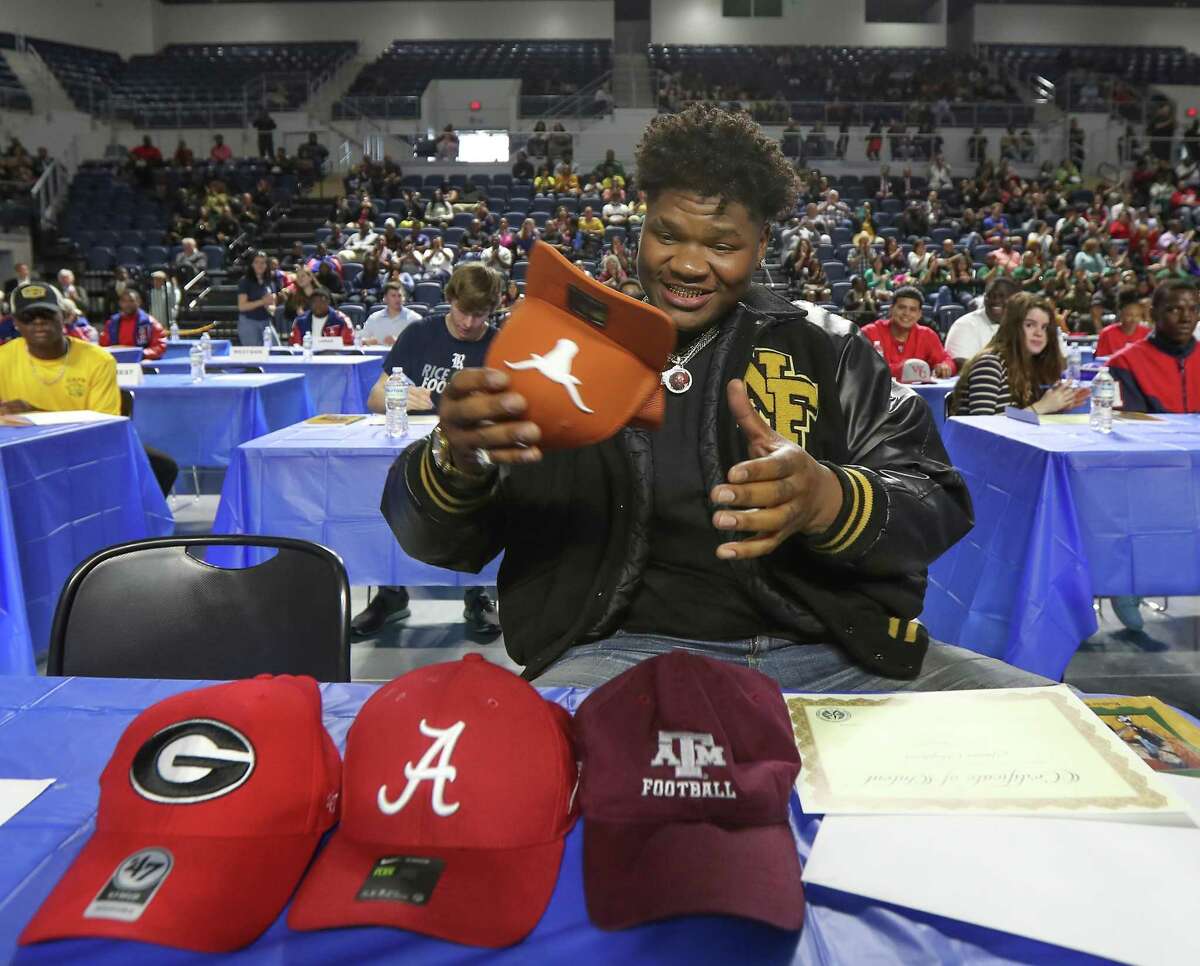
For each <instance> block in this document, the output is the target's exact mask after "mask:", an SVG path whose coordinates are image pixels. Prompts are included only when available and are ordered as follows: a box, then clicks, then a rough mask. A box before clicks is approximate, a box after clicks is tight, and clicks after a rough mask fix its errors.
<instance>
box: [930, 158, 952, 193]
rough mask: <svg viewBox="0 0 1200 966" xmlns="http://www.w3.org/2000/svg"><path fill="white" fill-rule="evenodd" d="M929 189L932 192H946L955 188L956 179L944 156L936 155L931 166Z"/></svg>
mask: <svg viewBox="0 0 1200 966" xmlns="http://www.w3.org/2000/svg"><path fill="white" fill-rule="evenodd" d="M928 177H929V188H930V190H931V191H945V190H948V189H950V188H952V187H954V177H953V175H952V174H951V172H950V165H949V164H947V163H946V159H945V157H944V156H943V155H942V154H940V153H939V154H935V155H934V156H933V161H931V162H930V164H929V176H928Z"/></svg>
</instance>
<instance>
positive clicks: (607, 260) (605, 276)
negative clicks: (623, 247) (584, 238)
mask: <svg viewBox="0 0 1200 966" xmlns="http://www.w3.org/2000/svg"><path fill="white" fill-rule="evenodd" d="M628 277H629V276H628V275H627V274H626V272H625V270H624V269H623V268H621V260H620V259H619V258H617V256H616V255H613V254H612V253H611V252H610V253H609V254H607V255H605V256H604V257H603V258H602V259H600V271H599V273H598V274H597V275H596V281H598V282H602V283H603V284H605V285H607V286H608V287H609V288H615V289H619V288H620V287H621V283H622V282H624V281H625V280H626V279H627V278H628Z"/></svg>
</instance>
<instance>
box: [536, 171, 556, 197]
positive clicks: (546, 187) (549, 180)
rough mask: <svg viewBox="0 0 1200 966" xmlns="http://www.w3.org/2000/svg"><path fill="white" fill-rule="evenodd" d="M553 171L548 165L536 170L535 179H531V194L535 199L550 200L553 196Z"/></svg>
mask: <svg viewBox="0 0 1200 966" xmlns="http://www.w3.org/2000/svg"><path fill="white" fill-rule="evenodd" d="M554 185H555V180H554V170H553V169H552V168H551V167H550V165H548V164H543V165H542V166H541V168H539V169H538V173H537V177H536V178H534V179H533V192H534V196H535V197H537V198H552V197H554V194H555V187H554Z"/></svg>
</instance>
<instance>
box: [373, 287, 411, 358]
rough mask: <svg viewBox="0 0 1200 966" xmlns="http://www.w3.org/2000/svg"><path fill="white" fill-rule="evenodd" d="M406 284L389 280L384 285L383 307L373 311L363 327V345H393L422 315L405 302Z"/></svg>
mask: <svg viewBox="0 0 1200 966" xmlns="http://www.w3.org/2000/svg"><path fill="white" fill-rule="evenodd" d="M404 302H405V295H404V286H403V285H402V284H400V283H399V282H388V283H387V284H385V285H384V286H383V308H381V309H379V310H378V311H376V312H373V313H372V314H371V315H370V317H369V318H368V319H367V321H366V323H365V324H364V325H363V328H362V336H363V345H389V346H390V345H393V344H394V343H395V341H396V340H397V339H398V338H400V333H402V332H403V331H404V330H405V329H407V328H408V327H409V326H410V325H412V324H413V323H414V322H420V321H421V316H420V315H418V314H417V313H416V312H414V311H413V310H412V309H410V308H407V307H406V306H405V304H404Z"/></svg>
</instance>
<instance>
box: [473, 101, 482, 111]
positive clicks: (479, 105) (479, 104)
mask: <svg viewBox="0 0 1200 966" xmlns="http://www.w3.org/2000/svg"><path fill="white" fill-rule="evenodd" d="M470 107H471V110H472V111H482V110H483V103H482V102H480V101H471V105H470Z"/></svg>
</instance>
